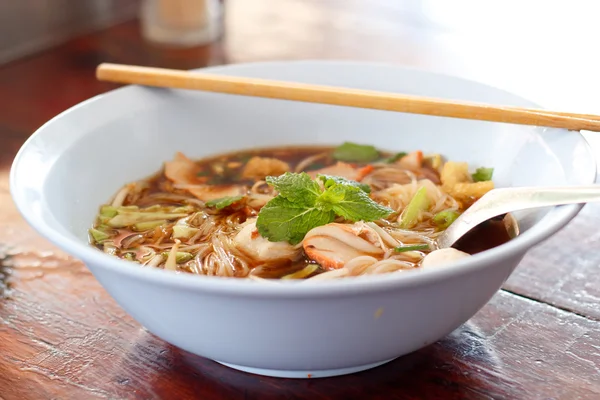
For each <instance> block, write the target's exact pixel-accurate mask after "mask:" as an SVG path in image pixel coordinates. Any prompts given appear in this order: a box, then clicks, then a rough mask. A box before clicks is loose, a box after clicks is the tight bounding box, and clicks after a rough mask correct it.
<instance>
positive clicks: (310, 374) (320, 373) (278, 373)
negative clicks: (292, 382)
mask: <svg viewBox="0 0 600 400" xmlns="http://www.w3.org/2000/svg"><path fill="white" fill-rule="evenodd" d="M392 360H394V359H393V358H391V359H389V360H385V361H379V362H376V363H372V364H365V365H359V366H356V367H348V368H338V369H323V370H307V371H296V370H281V369H265V368H254V367H245V366H243V365H236V364H230V363H225V362H221V361H217V360H215V361H216V362H218V363H219V364H222V365H225V366H226V367H229V368H233V369H237V370H239V371H243V372H248V373H251V374H256V375H264V376H272V377H275V378H299V379H302V378H304V379H306V378H327V377H330V376H338V375H348V374H353V373H355V372H360V371H365V370H367V369H371V368H375V367H378V366H380V365H383V364H385V363H388V362H390V361H392Z"/></svg>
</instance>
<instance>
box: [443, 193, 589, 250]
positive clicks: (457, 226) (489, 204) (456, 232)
mask: <svg viewBox="0 0 600 400" xmlns="http://www.w3.org/2000/svg"><path fill="white" fill-rule="evenodd" d="M594 201H600V185H588V186H562V187H517V188H500V189H494V190H491V191H490V192H488V193H486V194H485V195H484V196H483V197H481V199H479V200H477V201H476V202H475V203H473V205H472V206H471V207H469V208H468V209H467V210H466V211H465V212H464V213H463V214H462V215H461V216H460V217H459V218H457V219H456V221H454V223H453V224H452V225H450V227H448V229H446V231H444V233H443V234H442V235H440V236H439V237H438V240H437V243H438V246H439V247H440V248H445V247H450V246H452V245H453V244H454V243H455V242H456V241H457V240H458V239H460V238H461V237H462V236H463V235H464V234H465V233H467V232H468V231H470V230H471V229H473V228H474V227H476V226H477V225H479V224H480V223H482V222H484V221H487V220H488V219H490V218H493V217H496V216H498V215H502V214H506V213H509V212H512V211H519V210H527V209H532V208H539V207H549V206H558V205H565V204H578V203H589V202H594Z"/></svg>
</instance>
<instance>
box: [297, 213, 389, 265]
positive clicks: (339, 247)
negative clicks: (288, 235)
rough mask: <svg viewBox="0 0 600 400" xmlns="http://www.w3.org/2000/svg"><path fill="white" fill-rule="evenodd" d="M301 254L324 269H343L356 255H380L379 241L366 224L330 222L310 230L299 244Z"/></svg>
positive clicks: (381, 253) (381, 250)
mask: <svg viewBox="0 0 600 400" xmlns="http://www.w3.org/2000/svg"><path fill="white" fill-rule="evenodd" d="M302 246H303V247H304V253H305V254H306V255H307V256H308V258H310V259H311V260H314V261H316V262H317V263H319V264H320V265H321V266H322V267H323V268H324V269H327V270H333V269H339V268H342V267H343V266H344V265H345V264H346V263H347V262H349V261H350V260H352V259H354V258H356V257H359V256H372V257H381V256H383V253H384V251H383V249H382V247H381V238H380V237H379V235H378V234H377V233H376V232H375V231H374V230H372V229H371V228H368V227H367V226H366V225H365V224H362V223H356V224H352V225H348V224H338V223H330V224H327V225H323V226H319V227H316V228H313V229H311V230H310V231H309V232H308V233H307V234H306V236H305V237H304V240H303V242H302Z"/></svg>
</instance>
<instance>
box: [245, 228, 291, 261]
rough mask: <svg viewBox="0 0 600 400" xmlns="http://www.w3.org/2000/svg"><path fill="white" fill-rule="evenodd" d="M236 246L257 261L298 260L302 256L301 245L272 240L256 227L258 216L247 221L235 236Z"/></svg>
mask: <svg viewBox="0 0 600 400" xmlns="http://www.w3.org/2000/svg"><path fill="white" fill-rule="evenodd" d="M233 241H234V244H235V246H236V247H237V248H238V249H239V250H240V251H242V252H243V253H244V254H247V255H248V256H250V257H252V258H253V259H254V260H256V261H265V262H267V261H276V260H292V261H295V260H298V259H299V258H300V257H301V256H302V249H301V248H300V247H299V246H292V245H291V244H289V243H288V242H270V241H269V240H267V239H265V238H263V237H262V236H260V234H259V233H258V229H256V218H251V219H249V220H248V221H246V223H245V226H244V227H243V228H242V229H241V230H240V231H239V232H238V233H237V235H236V236H235V238H234V240H233Z"/></svg>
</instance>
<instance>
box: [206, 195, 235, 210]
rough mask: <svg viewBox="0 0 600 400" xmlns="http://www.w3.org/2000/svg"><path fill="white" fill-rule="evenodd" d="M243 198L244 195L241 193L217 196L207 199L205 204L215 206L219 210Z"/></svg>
mask: <svg viewBox="0 0 600 400" xmlns="http://www.w3.org/2000/svg"><path fill="white" fill-rule="evenodd" d="M243 198H244V196H242V195H240V196H226V197H219V198H218V199H214V200H210V201H207V202H206V203H205V204H206V206H207V207H215V208H216V209H217V210H220V209H222V208H225V207H227V206H230V205H232V204H233V203H235V202H238V201H240V200H241V199H243Z"/></svg>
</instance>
